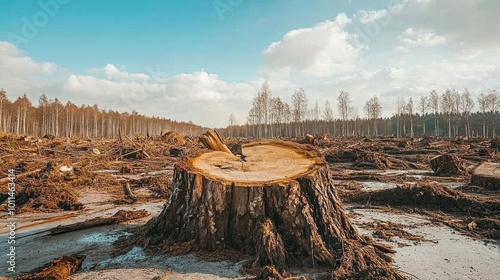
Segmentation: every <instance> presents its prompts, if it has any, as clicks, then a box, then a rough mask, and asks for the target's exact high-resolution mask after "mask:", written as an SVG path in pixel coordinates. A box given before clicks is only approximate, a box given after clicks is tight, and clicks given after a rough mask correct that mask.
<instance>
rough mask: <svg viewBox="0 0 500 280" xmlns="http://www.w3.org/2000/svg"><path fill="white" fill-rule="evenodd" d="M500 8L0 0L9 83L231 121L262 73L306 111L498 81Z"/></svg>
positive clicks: (2, 67)
mask: <svg viewBox="0 0 500 280" xmlns="http://www.w3.org/2000/svg"><path fill="white" fill-rule="evenodd" d="M499 14H500V1H497V0H370V1H369V0H366V1H364V0H338V1H336V0H259V1H256V0H184V1H164V0H145V1H117V0H108V1H102V0H39V1H35V0H34V1H28V0H3V1H0V88H3V89H4V90H5V91H6V92H7V96H8V97H9V99H11V100H14V99H15V98H17V97H18V96H20V95H22V94H24V93H25V94H26V95H27V96H28V97H29V98H30V99H31V100H32V102H34V103H35V104H37V100H38V98H39V96H40V95H42V94H46V95H47V96H48V97H49V98H56V97H57V98H58V99H59V100H61V101H62V102H66V101H68V100H70V101H72V102H73V103H76V104H89V105H93V104H97V105H99V107H101V108H106V109H112V110H118V111H129V112H131V111H133V110H135V111H137V112H139V113H141V114H145V115H148V116H159V117H166V118H171V119H175V120H179V121H192V122H194V123H196V124H200V125H203V126H207V127H225V126H226V125H227V124H228V119H229V116H230V114H234V116H235V117H236V122H237V123H238V124H244V123H245V122H246V119H247V114H248V111H249V110H250V108H251V106H252V99H253V97H254V95H255V94H256V93H257V92H258V91H259V89H260V87H261V85H262V84H263V83H264V82H265V81H267V82H268V84H269V88H270V90H271V94H272V95H273V96H280V97H281V98H282V99H284V100H286V101H291V96H292V95H293V93H294V91H295V90H297V89H298V88H300V87H302V88H303V89H304V90H305V92H306V94H307V97H308V100H309V106H310V107H312V106H313V105H314V103H315V102H316V101H317V102H318V103H319V105H320V108H322V107H323V106H324V103H325V102H326V101H327V100H328V101H329V102H330V103H331V104H332V107H333V108H334V109H335V108H336V104H337V102H336V99H337V96H338V95H339V93H340V91H341V90H343V91H348V92H349V93H350V95H351V97H352V99H353V105H354V106H355V107H357V108H358V113H359V115H360V116H363V105H364V103H365V102H366V101H367V100H368V99H370V98H372V97H373V96H378V97H379V99H380V100H381V105H382V108H383V116H390V115H392V114H393V113H394V112H395V107H396V100H397V98H400V97H403V98H405V99H406V100H408V99H409V98H410V97H411V98H412V99H413V100H414V103H417V102H418V100H419V99H420V97H421V96H424V95H427V94H428V93H429V92H430V91H431V90H432V89H434V90H437V91H438V92H443V91H444V90H445V89H447V88H455V89H457V90H459V91H461V90H464V89H465V88H468V89H469V91H470V92H471V93H472V94H473V95H475V96H477V95H479V94H480V93H482V92H485V91H488V90H492V89H496V90H500V29H499V28H498V26H500V17H499V16H498V15H499ZM334 111H335V110H334ZM334 114H335V115H336V116H338V114H337V113H336V112H334Z"/></svg>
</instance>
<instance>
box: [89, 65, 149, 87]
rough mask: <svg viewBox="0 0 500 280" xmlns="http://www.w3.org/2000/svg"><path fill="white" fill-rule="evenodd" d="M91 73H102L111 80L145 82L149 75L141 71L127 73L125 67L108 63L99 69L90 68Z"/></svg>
mask: <svg viewBox="0 0 500 280" xmlns="http://www.w3.org/2000/svg"><path fill="white" fill-rule="evenodd" d="M90 73H91V74H96V75H102V76H104V77H105V78H106V79H109V80H113V81H137V82H145V81H147V80H148V79H149V78H150V77H149V76H148V75H146V74H143V73H129V72H127V71H125V67H120V69H118V67H116V66H115V65H113V64H111V63H108V64H106V66H104V67H103V68H100V69H91V70H90Z"/></svg>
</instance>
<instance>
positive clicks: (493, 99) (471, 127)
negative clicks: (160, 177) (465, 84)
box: [223, 82, 500, 138]
mask: <svg viewBox="0 0 500 280" xmlns="http://www.w3.org/2000/svg"><path fill="white" fill-rule="evenodd" d="M336 101H337V106H336V107H337V114H336V115H338V116H339V117H338V118H334V117H333V116H334V113H333V109H332V106H331V105H330V102H329V101H328V100H327V101H326V102H325V105H324V107H323V109H320V107H319V105H318V102H317V101H316V102H315V104H314V106H313V107H312V108H311V109H310V108H309V107H308V99H307V95H306V93H305V91H304V90H303V89H302V88H300V89H298V90H296V91H295V92H294V94H293V96H292V100H291V103H288V102H286V101H284V100H282V99H281V98H280V97H274V96H272V95H271V93H270V91H269V88H268V85H267V82H266V83H264V84H263V85H262V88H261V90H260V91H259V92H257V94H256V95H255V97H254V100H253V104H252V108H251V109H250V112H249V113H248V118H247V120H246V123H245V124H244V125H235V124H236V119H235V117H234V116H233V115H232V114H231V116H230V117H229V125H228V127H227V128H226V129H225V130H224V131H223V132H224V133H225V134H226V135H228V136H233V137H256V138H267V137H302V136H304V135H305V134H318V133H328V134H330V135H333V136H349V135H358V136H359V135H361V136H363V135H395V136H415V135H432V136H439V137H456V136H465V137H496V136H497V131H500V130H499V129H500V127H499V125H500V124H499V123H498V121H497V119H499V114H500V112H499V111H500V110H499V109H500V94H499V93H498V91H496V90H487V91H484V92H482V93H481V94H479V95H478V96H476V98H474V97H473V96H472V94H471V93H470V92H469V91H468V90H467V89H464V90H463V91H462V92H459V91H457V90H455V89H447V90H446V91H444V92H443V93H441V94H439V93H438V92H437V91H435V90H431V91H430V92H429V94H428V95H425V96H421V97H420V98H419V100H417V102H415V103H414V101H413V98H411V97H410V98H409V99H408V100H407V101H406V100H405V99H404V98H403V97H400V98H397V100H395V102H396V105H397V106H396V108H397V109H396V114H395V115H393V116H392V117H390V118H382V117H381V115H382V106H381V105H380V102H379V99H378V97H377V96H373V97H371V98H369V99H368V100H367V101H366V103H364V104H363V108H362V111H363V113H364V114H362V116H360V114H359V112H358V107H356V106H354V105H353V101H352V100H351V97H350V94H349V93H348V92H345V91H341V92H340V94H339V95H338V96H337V100H336ZM356 102H357V101H356ZM476 104H477V106H476ZM475 108H477V110H475Z"/></svg>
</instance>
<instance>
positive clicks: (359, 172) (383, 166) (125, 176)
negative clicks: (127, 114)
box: [0, 132, 500, 279]
mask: <svg viewBox="0 0 500 280" xmlns="http://www.w3.org/2000/svg"><path fill="white" fill-rule="evenodd" d="M183 140H184V141H183ZM285 140H296V141H297V142H298V141H300V140H302V139H285ZM249 142H254V141H253V140H252V139H228V140H227V144H228V146H230V147H231V146H232V145H234V144H238V143H239V144H243V147H245V143H249ZM490 142H491V141H490V139H451V140H441V139H439V140H438V139H433V138H430V137H426V138H405V139H398V138H395V137H371V138H341V137H322V138H321V139H317V140H316V141H315V142H314V145H308V144H305V145H303V146H304V147H305V148H306V149H309V150H311V151H313V150H314V151H317V152H319V153H321V155H323V156H325V159H326V160H327V161H328V162H329V169H330V171H331V177H332V180H334V182H335V186H337V189H338V190H340V191H339V194H340V195H341V197H342V198H343V199H344V201H345V202H353V203H356V204H360V205H363V207H371V208H374V209H382V210H383V211H386V212H387V213H391V212H394V211H400V212H402V213H420V214H423V215H424V216H426V217H428V219H429V220H431V221H432V222H433V223H437V224H442V225H443V224H444V225H448V226H451V227H453V228H455V229H457V230H459V231H460V232H462V233H464V234H467V235H470V236H474V237H476V238H490V239H495V240H500V210H499V209H500V192H499V191H498V190H496V191H495V190H486V189H483V188H481V187H478V186H476V185H472V184H470V178H469V177H468V174H467V173H469V172H470V171H471V170H472V169H473V168H474V167H475V166H477V165H479V164H480V163H483V162H486V161H489V162H493V163H498V162H500V155H499V153H498V150H497V149H496V148H495V147H494V148H490V144H491V143H490ZM246 145H247V148H250V147H251V146H252V144H246ZM244 149H245V148H244ZM203 150H205V148H204V147H203V145H202V144H200V143H198V141H197V140H196V139H195V138H192V137H183V136H180V135H178V134H177V133H173V132H172V133H170V134H168V135H163V136H152V137H144V136H141V135H136V136H132V135H131V136H123V137H122V139H121V140H120V139H84V138H74V137H73V138H53V139H51V138H38V137H30V136H20V135H0V161H1V162H2V166H4V168H2V169H1V170H0V180H4V181H2V185H6V181H5V179H6V178H7V175H8V171H7V170H8V169H15V174H16V179H15V182H16V186H17V187H16V189H17V192H18V195H17V197H16V206H17V210H18V211H17V214H19V215H21V217H24V218H23V219H24V221H25V223H24V225H23V227H22V230H26V231H28V230H30V229H33V230H35V229H37V228H40V229H43V228H44V225H47V227H48V226H50V227H51V228H52V227H55V226H57V225H59V224H68V223H71V221H73V222H74V221H81V219H80V220H78V217H83V216H84V215H85V213H93V214H92V215H104V212H101V209H102V211H104V209H113V208H114V207H122V208H123V209H129V210H134V207H138V206H142V205H147V204H148V203H153V202H155V203H158V202H164V201H166V200H167V199H168V197H170V192H171V187H172V181H171V180H172V175H173V169H174V164H175V163H176V162H178V160H179V159H181V158H182V157H183V156H194V155H198V154H199V152H200V151H203ZM172 151H175V153H172ZM443 154H447V155H452V156H453V157H456V158H458V159H459V160H460V168H462V169H461V170H465V171H466V172H459V173H454V174H448V173H446V174H440V175H442V176H439V175H437V174H435V173H434V172H433V170H432V168H431V160H432V159H433V158H435V157H436V156H439V155H443ZM263 156H266V157H267V156H268V157H270V158H273V159H276V160H273V161H272V162H273V164H278V165H280V166H285V167H289V172H290V173H289V174H288V176H291V177H293V176H296V175H299V174H301V168H303V167H304V166H306V165H308V164H314V163H311V162H310V161H308V159H307V155H304V158H303V159H301V161H295V160H293V161H290V160H288V159H287V156H286V155H284V154H280V152H279V151H278V149H272V147H270V149H269V151H266V152H263ZM247 160H248V162H247V163H246V164H247V165H246V166H245V163H243V164H242V162H241V160H240V159H232V158H228V156H226V155H224V156H221V157H215V158H213V159H212V163H211V164H212V166H216V167H218V168H219V169H220V168H223V167H227V168H228V169H231V170H232V172H233V173H232V175H231V176H232V177H231V178H227V180H228V181H236V180H237V179H238V178H241V172H243V171H244V169H245V168H248V169H249V170H250V171H252V172H256V173H255V174H258V175H255V174H253V175H252V176H250V177H251V178H252V180H255V177H257V176H261V175H262V176H264V177H262V178H265V179H260V180H273V179H275V177H273V176H282V175H280V174H273V172H272V168H273V166H269V168H264V169H263V170H251V166H252V162H255V161H258V160H259V159H257V158H254V159H252V158H247ZM193 165H196V163H195V162H194V163H193ZM218 165H220V166H218ZM238 172H240V173H238ZM259 172H260V173H259ZM254 175H255V176H254ZM245 180H247V179H243V181H245ZM126 182H128V183H129V185H130V189H131V191H132V192H133V194H134V195H135V196H136V197H137V198H138V200H137V202H135V203H132V204H130V201H129V200H128V199H127V197H126V195H125V194H124V192H123V185H124V183H126ZM371 182H379V183H380V184H382V185H383V186H384V187H385V186H390V185H391V184H394V185H398V186H397V187H396V188H394V187H387V188H388V189H381V190H370V189H367V188H366V187H363V184H364V183H371ZM1 190H2V193H0V202H1V203H2V204H1V205H0V210H2V211H4V210H5V209H6V207H7V203H6V201H7V198H8V196H7V194H6V191H4V190H5V188H3V187H2V189H1ZM82 208H83V209H82ZM89 211H90V212H89ZM105 211H109V210H105ZM65 213H67V214H65ZM106 213H107V212H106ZM111 214H112V213H111ZM6 218H7V217H5V216H3V217H2V219H6ZM89 218H95V216H90V217H89ZM84 220H85V219H84ZM142 221H143V222H145V220H142ZM365 228H366V229H367V230H369V231H372V232H374V233H375V234H373V236H374V237H375V238H377V239H380V240H384V239H385V240H394V238H402V239H406V240H407V241H412V242H413V241H414V242H418V241H424V239H425V236H419V235H418V234H411V233H409V229H408V228H404V227H402V226H400V225H398V224H397V223H394V224H387V223H384V222H380V221H376V220H373V221H372V222H369V223H366V224H365ZM45 229H47V228H46V227H45ZM49 229H50V228H49ZM96 230H97V229H96ZM128 231H133V229H128ZM420 237H422V240H419V239H420ZM398 242H399V241H398ZM403 243H404V242H401V245H404V244H403ZM353 246H356V245H355V244H353ZM167 247H168V246H167ZM186 248H187V250H184V249H186ZM184 249H183V250H181V249H179V250H178V251H179V252H181V253H183V254H185V253H190V252H192V248H189V246H187V247H184ZM169 250H170V251H171V252H172V251H175V250H174V248H172V247H168V248H165V251H169ZM60 253H61V254H60V255H59V257H60V256H63V255H65V252H60ZM214 256H215V257H214ZM231 256H232V255H231V254H229V253H228V254H226V255H224V254H222V253H221V254H216V255H213V254H208V253H203V252H202V251H200V252H198V257H199V258H202V259H212V260H217V261H222V260H223V259H231V258H233V257H231ZM233 256H234V255H233ZM56 257H58V256H54V257H53V258H52V259H55V258H56ZM243 258H244V256H243ZM350 258H356V256H355V255H352V256H350ZM49 261H50V260H48V259H47V260H45V263H47V262H49ZM478 261H481V260H478ZM84 263H85V261H84ZM290 271H293V273H294V275H306V274H304V271H302V272H301V271H300V269H298V270H297V269H295V270H294V269H291V270H290ZM259 272H260V271H255V272H254V273H255V274H257V273H259ZM271 272H272V271H269V273H271ZM358 272H359V274H358V276H357V277H358V278H359V277H361V278H363V277H369V276H370V275H368V274H370V273H375V274H377V273H379V275H382V274H380V273H382V272H380V271H379V272H377V271H372V272H368V271H366V272H363V271H358ZM364 273H367V274H366V275H365V274H364ZM255 274H254V275H255ZM318 275H323V276H324V272H319V273H318ZM282 276H283V275H282ZM283 277H290V275H286V276H283ZM314 277H315V276H311V275H308V276H307V278H310V279H314ZM476 278H477V277H476Z"/></svg>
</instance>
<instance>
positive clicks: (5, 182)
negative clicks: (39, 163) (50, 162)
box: [0, 169, 42, 185]
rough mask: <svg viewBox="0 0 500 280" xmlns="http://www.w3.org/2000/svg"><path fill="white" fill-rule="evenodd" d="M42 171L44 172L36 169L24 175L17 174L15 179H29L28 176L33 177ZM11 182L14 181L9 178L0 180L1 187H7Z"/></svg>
mask: <svg viewBox="0 0 500 280" xmlns="http://www.w3.org/2000/svg"><path fill="white" fill-rule="evenodd" d="M40 171H42V169H35V170H31V171H27V172H24V173H21V174H16V177H15V179H16V180H17V179H21V178H24V177H27V176H30V175H33V174H37V173H40ZM10 180H12V179H11V178H9V177H6V178H2V179H0V185H5V184H7V183H8V182H9V181H10Z"/></svg>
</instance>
